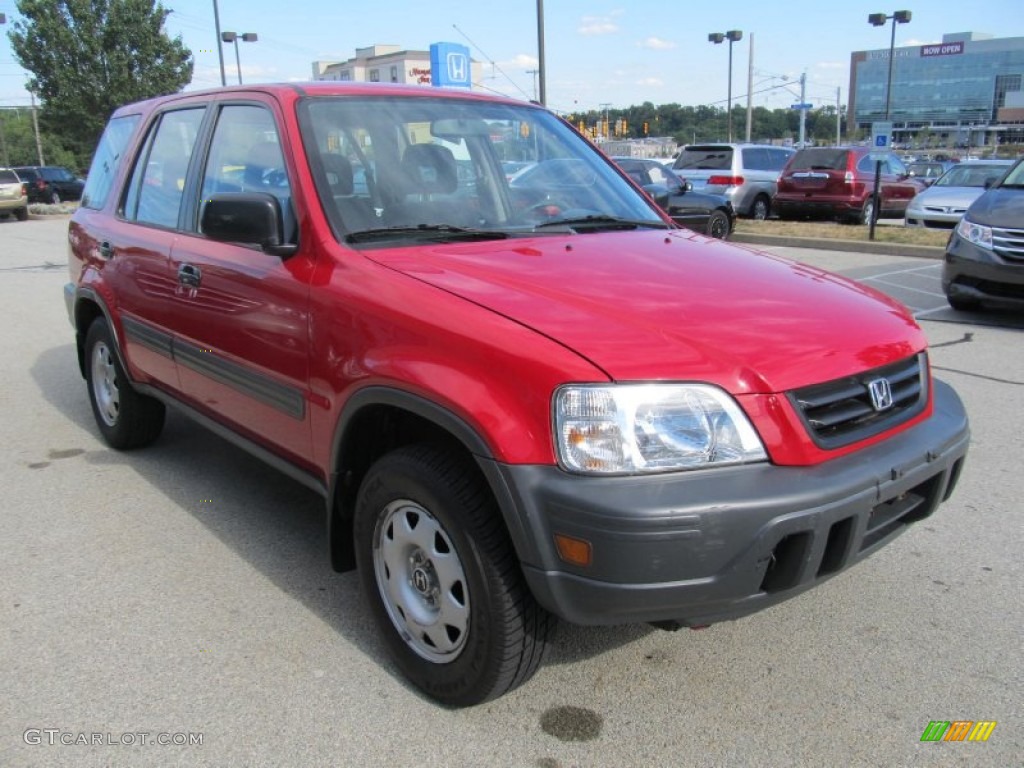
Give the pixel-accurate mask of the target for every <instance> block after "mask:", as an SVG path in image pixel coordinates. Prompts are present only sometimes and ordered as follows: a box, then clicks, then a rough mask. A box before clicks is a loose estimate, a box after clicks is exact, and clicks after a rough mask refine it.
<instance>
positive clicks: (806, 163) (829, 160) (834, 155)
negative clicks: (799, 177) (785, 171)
mask: <svg viewBox="0 0 1024 768" xmlns="http://www.w3.org/2000/svg"><path fill="white" fill-rule="evenodd" d="M846 155H847V151H846V150H845V149H825V148H815V149H801V150H800V151H798V152H797V153H796V155H794V156H793V160H792V161H791V162H790V165H789V169H790V170H791V171H807V170H815V169H816V170H821V171H845V170H846Z"/></svg>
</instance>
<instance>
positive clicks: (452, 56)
mask: <svg viewBox="0 0 1024 768" xmlns="http://www.w3.org/2000/svg"><path fill="white" fill-rule="evenodd" d="M472 64H473V60H472V59H470V58H469V48H467V47H466V46H464V45H459V44H458V43H434V44H433V45H431V46H430V84H431V85H437V86H442V87H444V88H472V87H473V67H472Z"/></svg>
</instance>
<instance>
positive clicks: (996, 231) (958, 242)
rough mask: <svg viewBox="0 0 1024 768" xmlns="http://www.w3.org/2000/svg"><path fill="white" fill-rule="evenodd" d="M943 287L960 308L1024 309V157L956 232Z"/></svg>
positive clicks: (991, 187)
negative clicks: (989, 306)
mask: <svg viewBox="0 0 1024 768" xmlns="http://www.w3.org/2000/svg"><path fill="white" fill-rule="evenodd" d="M942 289H943V291H945V293H946V298H947V299H948V300H949V303H950V305H951V306H952V307H953V308H954V309H980V308H981V306H982V304H983V303H984V304H991V305H994V306H1002V307H1007V308H1015V309H1022V308H1024V158H1022V159H1020V160H1018V161H1017V162H1016V163H1015V164H1014V165H1012V166H1011V167H1010V169H1009V170H1008V171H1007V172H1006V173H1005V174H1004V175H1003V177H1002V178H1001V179H999V180H998V181H996V182H995V183H993V184H991V185H989V187H988V189H987V190H986V191H985V192H984V193H983V194H982V195H981V197H979V198H978V199H977V200H975V201H974V202H973V203H971V206H970V208H968V209H967V213H965V214H964V216H963V218H962V219H960V223H959V224H957V226H956V229H955V230H953V234H952V235H951V236H950V238H949V242H948V243H947V244H946V262H945V264H944V266H943V270H942Z"/></svg>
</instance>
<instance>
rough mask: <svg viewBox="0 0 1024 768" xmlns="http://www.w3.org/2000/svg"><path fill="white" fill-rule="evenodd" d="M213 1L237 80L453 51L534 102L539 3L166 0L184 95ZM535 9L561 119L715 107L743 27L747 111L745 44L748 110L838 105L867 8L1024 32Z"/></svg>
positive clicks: (638, 5)
mask: <svg viewBox="0 0 1024 768" xmlns="http://www.w3.org/2000/svg"><path fill="white" fill-rule="evenodd" d="M214 2H216V3H217V8H218V10H219V14H220V25H221V30H222V31H224V30H230V31H234V32H237V33H239V34H241V33H243V32H255V33H256V34H257V35H258V37H259V39H258V41H257V42H254V43H244V42H239V56H240V58H241V64H242V66H241V70H242V78H243V80H244V82H246V83H258V82H287V81H302V80H309V79H311V77H312V63H313V61H316V60H324V61H344V60H345V59H349V58H352V57H353V56H354V55H355V49H356V48H363V47H368V46H371V45H374V44H378V43H380V44H395V45H399V46H401V47H402V48H403V49H411V50H427V49H428V48H429V46H430V44H431V43H435V42H454V43H461V44H463V45H466V46H467V47H469V49H470V53H471V55H472V56H473V58H474V59H476V60H478V61H480V62H482V63H483V64H484V67H483V69H484V77H483V79H482V80H481V81H480V82H479V83H478V84H477V87H479V88H482V89H487V90H491V91H495V92H497V93H501V94H504V95H508V96H512V97H515V98H523V99H526V98H534V97H535V91H534V87H535V85H534V83H535V75H533V74H530V70H534V69H537V67H538V41H537V11H538V2H537V0H503V2H501V3H495V2H480V1H475V2H474V1H467V0H462V2H453V1H452V0H432V1H431V2H425V1H424V0H419V1H418V2H411V1H409V0H384V2H362V3H351V2H344V0H293V2H291V3H289V2H282V1H281V0H164V6H165V7H166V8H170V9H171V11H172V12H171V14H170V16H169V17H168V20H167V24H166V28H167V32H168V33H169V34H170V35H171V36H172V37H175V36H178V35H180V36H181V38H182V40H183V42H184V43H185V45H186V46H188V47H189V48H190V49H191V50H192V53H193V57H194V62H195V71H194V74H193V80H192V83H191V84H190V85H189V86H188V89H198V88H209V87H215V86H218V85H220V65H219V61H218V56H217V50H216V45H217V37H216V34H215V31H214V10H213V9H214ZM543 6H544V39H545V46H544V47H545V69H546V78H545V84H546V94H547V104H548V106H550V107H551V108H553V109H555V110H558V111H561V112H567V113H573V112H581V111H588V110H597V109H602V108H604V105H610V106H611V107H612V108H624V107H628V106H631V105H634V104H641V103H643V102H645V101H649V102H652V103H653V104H655V105H658V104H668V103H676V104H682V105H701V104H708V105H715V106H722V107H724V106H725V103H726V100H727V94H728V69H729V44H728V42H726V43H723V44H721V45H714V44H712V43H710V42H709V41H708V33H711V32H725V31H727V30H732V29H738V30H740V31H742V32H743V39H742V40H740V41H738V42H736V43H734V44H733V48H732V52H733V87H732V94H733V101H734V103H743V104H745V103H746V93H747V90H748V89H747V76H748V71H749V67H750V42H751V38H753V43H754V51H753V69H754V78H753V79H754V88H753V89H752V90H753V92H754V94H755V95H754V105H755V106H764V107H768V108H769V109H775V108H783V107H788V106H789V105H790V104H793V103H796V102H798V101H799V98H798V97H799V95H800V91H799V79H800V76H801V73H804V72H806V75H807V80H806V82H807V86H806V101H807V102H809V103H811V104H813V105H814V106H815V107H817V106H820V105H822V104H826V103H827V104H835V103H836V101H837V92H836V89H837V88H838V89H839V99H840V101H841V102H842V103H844V104H845V103H846V102H847V99H848V94H847V88H848V84H849V66H850V54H851V52H853V51H857V50H871V49H881V48H888V47H889V38H890V34H891V23H890V24H887V25H886V26H885V27H873V26H871V25H870V24H869V23H868V21H867V17H868V14H870V13H881V12H884V13H889V14H891V13H892V12H894V11H896V10H909V11H911V13H912V19H911V21H910V23H909V24H901V25H897V28H896V45H897V46H901V45H922V44H925V43H935V42H940V41H941V40H942V35H943V34H944V33H950V32H966V31H974V32H987V33H990V34H993V35H996V36H998V37H1019V36H1024V3H1022V2H1021V0H980V1H977V2H965V0H956V1H955V2H953V1H950V0H907V1H906V2H899V3H897V4H895V5H894V6H893V7H889V8H887V7H886V6H885V4H882V3H877V2H874V1H873V0H868V1H866V2H864V1H862V0H845V2H842V3H836V2H830V1H829V0H782V1H781V2H764V0H757V1H756V2H755V1H752V0H730V1H729V2H726V3H722V4H721V5H719V4H717V3H713V2H699V3H698V2H692V0H691V2H685V1H684V2H667V1H666V0H607V1H605V0H547V1H546V2H543ZM0 13H4V14H6V16H7V25H6V26H0V32H3V35H2V36H0V106H28V104H29V94H28V92H27V91H26V90H25V89H24V83H25V81H26V79H27V74H26V73H25V72H24V70H22V69H21V67H20V66H19V65H18V63H17V61H16V60H15V59H14V57H13V54H12V51H11V46H10V41H9V40H8V38H7V32H8V31H9V30H10V29H11V26H12V24H13V22H14V21H16V20H17V18H18V12H17V5H16V0H0ZM223 51H224V62H225V70H226V73H227V79H228V83H229V84H231V83H235V82H237V73H236V63H235V51H234V48H233V46H231V45H224V48H223Z"/></svg>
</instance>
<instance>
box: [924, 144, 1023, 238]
mask: <svg viewBox="0 0 1024 768" xmlns="http://www.w3.org/2000/svg"><path fill="white" fill-rule="evenodd" d="M1012 164H1013V162H1012V161H1011V160H984V161H972V162H969V163H956V164H954V165H953V166H952V167H951V168H950V169H949V170H948V171H946V173H944V174H943V175H942V176H941V177H940V178H939V179H938V181H936V182H935V183H934V184H932V185H931V186H930V187H928V188H927V189H925V190H923V191H922V192H919V193H918V194H917V195H915V197H914V199H913V200H911V201H910V204H909V205H908V206H907V212H906V217H905V218H906V225H907V226H908V227H936V228H939V229H953V228H954V227H955V226H956V224H957V222H958V221H960V217H961V216H963V215H964V213H965V212H966V211H967V209H968V207H970V205H971V203H973V202H974V201H975V200H977V199H978V197H979V196H980V195H981V193H982V192H984V191H985V188H986V187H987V186H989V185H991V184H992V182H994V181H996V180H997V179H998V178H999V177H1000V176H1002V175H1003V174H1004V173H1005V172H1006V169H1007V168H1009V167H1010V166H1011V165H1012Z"/></svg>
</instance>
